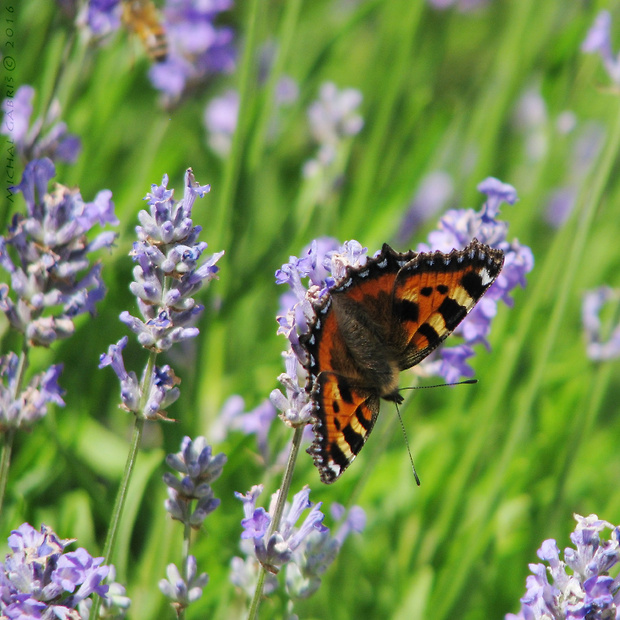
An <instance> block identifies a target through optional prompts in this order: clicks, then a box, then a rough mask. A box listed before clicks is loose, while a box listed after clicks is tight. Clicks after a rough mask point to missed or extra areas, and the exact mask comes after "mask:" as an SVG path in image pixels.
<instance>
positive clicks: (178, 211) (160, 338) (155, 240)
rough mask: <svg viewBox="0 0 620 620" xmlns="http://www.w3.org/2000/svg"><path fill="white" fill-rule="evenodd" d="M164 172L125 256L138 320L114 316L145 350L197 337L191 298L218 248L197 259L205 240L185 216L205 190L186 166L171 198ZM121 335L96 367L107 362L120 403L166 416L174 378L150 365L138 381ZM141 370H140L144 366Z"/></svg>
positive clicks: (213, 273)
mask: <svg viewBox="0 0 620 620" xmlns="http://www.w3.org/2000/svg"><path fill="white" fill-rule="evenodd" d="M167 184H168V177H167V175H164V179H163V182H162V184H161V185H152V186H151V192H150V193H149V194H147V196H146V198H145V200H147V201H148V203H149V210H148V211H146V210H143V211H140V213H139V214H138V219H139V220H140V225H139V226H137V227H136V233H137V236H138V241H136V242H135V243H134V245H133V249H132V251H131V253H130V254H131V256H132V257H133V259H134V260H135V261H136V263H137V265H136V267H135V268H134V271H133V274H134V281H133V282H132V283H131V284H130V290H131V291H132V293H133V294H134V295H135V296H136V297H137V300H138V309H139V310H140V312H141V314H142V319H140V318H137V317H135V316H133V315H131V314H130V313H129V312H127V311H124V312H122V313H121V315H120V320H121V321H122V322H123V323H125V324H126V325H127V326H128V327H129V328H130V329H131V331H133V332H134V333H135V334H136V335H137V337H138V338H137V339H138V342H139V343H140V344H141V345H142V346H143V347H145V348H147V349H149V350H151V351H153V352H155V353H159V352H161V351H164V350H167V349H169V348H170V347H171V346H172V345H173V344H174V343H175V342H182V341H184V340H188V339H190V338H194V337H195V336H197V335H198V329H197V328H196V327H194V325H193V324H194V322H195V321H196V320H197V319H198V317H199V316H200V315H201V313H202V310H203V306H201V305H199V304H197V303H196V301H195V300H194V298H193V297H192V296H193V295H194V294H195V293H197V292H198V291H199V290H200V288H201V287H202V286H203V284H205V283H207V282H209V281H210V280H212V279H213V278H216V277H217V272H218V267H217V266H216V262H217V261H218V260H219V259H220V257H221V256H222V255H223V254H224V252H220V253H218V254H214V255H212V256H209V257H207V258H206V259H205V258H204V257H203V254H204V252H205V250H206V249H207V244H206V243H205V242H204V241H198V235H199V234H200V232H201V230H202V229H201V227H200V226H194V224H193V222H192V218H191V214H192V207H193V205H194V201H195V200H196V197H200V198H202V197H203V196H204V195H205V194H206V193H207V192H208V191H209V189H210V187H209V186H208V185H204V186H201V185H199V184H198V183H197V182H196V180H195V179H194V175H193V173H192V170H191V168H189V169H188V170H187V171H186V173H185V192H184V195H183V199H182V200H180V201H178V202H177V201H175V200H174V199H173V195H174V190H170V189H168V188H167ZM126 344H127V339H125V338H123V339H121V340H120V341H119V342H118V343H117V344H116V345H112V346H110V348H109V349H108V353H107V354H103V355H102V356H101V358H100V363H99V367H100V368H103V367H104V366H112V369H113V370H114V372H115V373H116V375H117V376H118V378H119V380H120V382H121V399H122V402H123V407H124V408H125V409H127V410H128V411H132V412H134V413H135V414H137V415H138V416H139V417H144V418H146V419H168V418H167V416H166V412H165V411H164V408H165V407H167V406H168V405H170V404H172V403H173V402H174V401H175V400H176V399H177V398H178V397H179V395H180V391H179V388H178V387H177V386H178V384H179V383H180V379H178V378H177V377H176V376H175V373H174V371H173V370H172V369H171V368H170V366H167V365H166V366H160V367H158V366H152V367H147V368H150V371H149V372H150V374H149V375H148V376H146V375H145V376H143V377H142V381H141V382H140V384H138V382H137V377H136V374H135V373H133V372H131V373H128V372H127V371H126V370H125V366H124V363H123V359H122V350H123V348H124V347H125V345H126ZM145 372H146V370H145Z"/></svg>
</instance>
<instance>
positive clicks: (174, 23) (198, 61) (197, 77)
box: [85, 0, 236, 103]
mask: <svg viewBox="0 0 620 620" xmlns="http://www.w3.org/2000/svg"><path fill="white" fill-rule="evenodd" d="M121 4H122V0H90V2H89V3H88V11H87V14H86V19H85V21H86V23H87V24H88V26H89V28H90V30H91V31H92V32H93V33H94V34H95V35H98V36H101V35H105V34H108V33H109V32H111V31H114V30H116V29H118V28H119V27H120V26H121V23H122V19H121V15H122V7H121ZM232 5H233V3H232V0H209V1H208V2H204V1H202V0H166V2H165V4H164V6H163V8H162V11H161V13H162V16H161V17H162V20H161V24H162V27H163V30H164V32H165V36H166V41H167V44H168V52H167V55H166V58H165V59H164V60H163V61H161V62H157V63H154V64H153V65H152V66H151V68H150V71H149V78H150V80H151V83H152V84H153V86H154V87H155V88H156V89H157V90H159V91H160V92H162V93H163V94H164V96H165V97H166V98H167V100H168V102H170V103H172V102H175V101H176V100H178V99H179V97H180V96H181V95H182V93H183V91H184V90H186V89H187V88H188V86H190V85H195V84H198V83H200V82H204V81H205V80H207V79H208V78H210V77H211V76H213V75H214V74H216V73H231V72H232V71H233V70H234V69H235V57H236V53H235V49H234V46H233V38H234V33H233V31H232V29H230V28H227V27H218V26H216V25H215V22H216V20H217V18H218V17H219V14H220V13H222V12H224V11H228V10H230V9H231V8H232Z"/></svg>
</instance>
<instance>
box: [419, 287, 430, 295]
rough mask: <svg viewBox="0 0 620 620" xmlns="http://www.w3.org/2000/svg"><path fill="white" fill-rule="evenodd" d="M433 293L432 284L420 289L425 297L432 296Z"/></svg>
mask: <svg viewBox="0 0 620 620" xmlns="http://www.w3.org/2000/svg"><path fill="white" fill-rule="evenodd" d="M432 294H433V287H432V286H424V287H423V288H421V289H420V295H422V296H424V297H430V296H431V295H432Z"/></svg>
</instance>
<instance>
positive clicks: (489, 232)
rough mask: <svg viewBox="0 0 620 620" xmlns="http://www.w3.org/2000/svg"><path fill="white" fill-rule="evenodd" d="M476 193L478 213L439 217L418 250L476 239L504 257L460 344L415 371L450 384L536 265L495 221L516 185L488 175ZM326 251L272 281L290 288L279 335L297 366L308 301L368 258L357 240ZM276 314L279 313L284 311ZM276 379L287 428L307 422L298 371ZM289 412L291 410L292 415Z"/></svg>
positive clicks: (294, 262) (462, 328) (466, 371)
mask: <svg viewBox="0 0 620 620" xmlns="http://www.w3.org/2000/svg"><path fill="white" fill-rule="evenodd" d="M478 189H479V190H480V191H481V192H483V193H485V194H487V201H486V203H485V204H484V205H483V207H482V209H481V211H480V212H476V211H474V210H473V209H467V210H465V209H462V210H450V211H448V212H447V213H446V214H445V215H444V216H443V217H442V218H441V220H440V222H439V228H438V230H436V231H434V232H431V233H430V235H429V242H428V243H427V244H420V245H419V246H418V251H419V252H431V251H435V250H440V251H442V252H450V251H451V250H452V249H454V248H457V249H461V248H463V247H465V246H466V245H467V244H468V243H469V242H470V241H471V240H472V239H473V238H474V237H476V238H477V239H478V240H479V241H481V242H482V243H486V244H488V245H490V246H492V247H495V248H498V249H501V250H503V252H504V255H505V259H504V267H503V270H502V272H501V273H500V275H499V276H498V278H497V280H496V281H495V283H494V284H493V286H492V287H491V288H490V289H489V291H488V293H487V294H486V295H485V297H484V298H483V299H482V300H480V302H479V303H478V304H477V305H476V307H475V308H474V309H473V310H472V312H471V313H470V314H469V316H468V317H467V318H466V319H465V320H464V321H463V322H462V323H461V324H460V325H459V326H458V327H457V329H456V332H455V333H457V334H459V335H460V336H462V337H463V340H464V342H463V344H462V345H458V346H455V347H452V348H450V347H442V348H441V349H440V350H439V352H437V353H436V354H433V355H431V356H429V358H427V359H426V360H424V361H423V362H422V363H421V364H420V365H419V367H418V370H419V371H420V372H421V373H424V374H439V375H440V376H443V377H444V378H445V379H446V380H447V381H448V382H453V381H455V380H457V379H458V378H459V377H461V376H466V377H467V376H472V375H473V370H472V369H471V368H470V367H469V366H468V364H467V363H466V360H467V359H468V358H470V357H471V356H472V355H473V349H472V348H471V347H472V346H473V345H474V344H477V343H483V344H485V345H486V346H487V347H488V342H487V338H488V335H489V333H490V329H491V323H492V319H493V317H495V315H496V313H497V304H498V302H499V301H500V300H501V301H503V302H504V303H506V304H507V305H511V304H512V299H511V297H510V293H511V292H512V290H513V289H514V288H515V287H516V286H517V285H520V286H525V284H526V281H525V275H526V274H527V273H528V272H529V271H531V270H532V268H533V266H534V259H533V255H532V252H531V250H530V249H529V248H528V247H527V246H522V245H520V244H519V242H518V241H516V240H514V241H512V242H508V241H507V240H506V236H507V228H508V226H507V224H506V223H505V222H502V221H499V220H498V219H497V216H498V213H499V208H500V205H501V203H502V202H508V203H509V204H514V203H515V202H516V200H517V193H516V190H515V189H514V187H512V186H511V185H508V184H506V183H502V182H501V181H499V180H497V179H494V178H492V177H490V178H488V179H486V180H485V181H483V182H482V183H481V184H480V185H479V186H478ZM327 247H328V245H327V244H325V243H323V244H322V247H321V249H320V250H319V245H318V244H313V245H312V246H311V249H310V250H308V251H307V253H306V254H305V255H302V258H297V257H294V256H292V257H291V258H290V261H289V262H288V263H285V264H284V265H283V266H282V268H281V269H279V270H278V271H277V272H276V282H277V283H278V284H289V286H290V287H291V289H292V294H291V293H289V295H288V296H287V297H286V301H287V303H289V304H291V303H292V304H293V305H292V306H289V308H288V309H286V308H285V309H284V310H285V311H286V314H280V316H278V319H277V320H278V323H279V325H280V328H279V329H278V333H284V334H285V335H286V336H287V338H288V339H289V342H290V344H291V349H292V351H293V353H295V355H296V357H297V359H298V360H299V362H300V363H301V364H304V363H305V351H304V350H303V348H302V347H301V346H300V344H299V336H300V335H301V334H304V333H306V332H307V325H308V323H309V322H310V321H311V320H313V316H314V314H313V305H312V303H311V300H318V299H320V298H321V297H322V296H323V295H325V294H327V293H328V291H329V289H330V288H332V287H333V286H334V284H335V283H336V282H338V281H339V280H341V279H342V278H343V277H344V276H345V274H346V269H347V267H349V266H353V267H355V266H360V265H364V264H365V260H366V248H363V247H362V246H361V245H360V244H359V243H358V242H357V241H349V242H346V243H345V244H344V245H343V246H342V247H341V248H339V249H338V250H335V251H334V250H329V251H326V248H327ZM321 254H323V255H322V256H321ZM317 265H322V266H323V268H324V270H322V271H319V270H317ZM327 274H331V275H327ZM305 277H309V278H310V282H311V285H310V287H309V288H308V289H306V288H305V286H304V284H303V282H302V279H303V278H305ZM280 312H281V313H282V310H281V311H280ZM438 356H440V357H438ZM287 360H288V358H287ZM280 381H281V382H282V383H283V384H284V385H285V387H286V390H287V396H286V397H285V396H284V395H282V394H281V393H280V394H279V393H278V392H277V391H276V392H274V393H272V402H273V403H274V405H275V406H276V407H277V408H278V409H280V410H281V411H283V412H284V413H285V414H286V418H287V419H288V421H289V422H290V423H291V424H293V425H297V424H299V423H302V422H303V419H305V413H306V410H305V409H304V407H305V405H306V403H305V402H303V401H301V400H300V398H299V396H298V392H297V390H298V388H297V387H296V386H297V385H298V383H299V382H298V380H297V369H296V368H295V367H294V365H293V364H292V362H289V361H287V373H286V374H285V375H281V377H280ZM289 412H292V415H291V414H290V413H289Z"/></svg>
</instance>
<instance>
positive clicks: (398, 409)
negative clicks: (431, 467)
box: [394, 403, 420, 486]
mask: <svg viewBox="0 0 620 620" xmlns="http://www.w3.org/2000/svg"><path fill="white" fill-rule="evenodd" d="M394 404H395V405H396V413H398V421H399V422H400V428H401V429H402V431H403V437H404V438H405V445H406V446H407V453H408V454H409V460H410V461H411V469H412V470H413V477H414V478H415V481H416V483H417V485H418V486H420V479H419V478H418V472H417V471H416V470H415V465H414V464H413V457H412V456H411V449H410V448H409V438H408V437H407V431H406V430H405V425H404V424H403V419H402V417H401V415H400V407H399V406H398V403H394Z"/></svg>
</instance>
